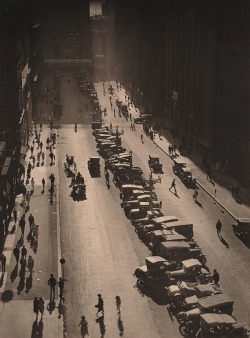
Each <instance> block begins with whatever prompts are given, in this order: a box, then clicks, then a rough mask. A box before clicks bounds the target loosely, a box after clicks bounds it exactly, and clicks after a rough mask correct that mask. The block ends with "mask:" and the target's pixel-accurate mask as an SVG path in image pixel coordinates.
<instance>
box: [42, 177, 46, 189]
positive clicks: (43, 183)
mask: <svg viewBox="0 0 250 338" xmlns="http://www.w3.org/2000/svg"><path fill="white" fill-rule="evenodd" d="M42 185H43V191H44V187H45V179H44V178H43V179H42Z"/></svg>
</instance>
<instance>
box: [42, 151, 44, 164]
mask: <svg viewBox="0 0 250 338" xmlns="http://www.w3.org/2000/svg"><path fill="white" fill-rule="evenodd" d="M44 159H45V153H44V151H43V152H42V161H43V162H44Z"/></svg>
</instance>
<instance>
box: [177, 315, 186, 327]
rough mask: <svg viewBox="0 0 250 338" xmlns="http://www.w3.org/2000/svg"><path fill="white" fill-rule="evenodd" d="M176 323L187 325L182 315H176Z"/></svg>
mask: <svg viewBox="0 0 250 338" xmlns="http://www.w3.org/2000/svg"><path fill="white" fill-rule="evenodd" d="M177 322H178V323H179V324H183V325H187V321H186V320H185V318H184V317H183V316H182V315H177Z"/></svg>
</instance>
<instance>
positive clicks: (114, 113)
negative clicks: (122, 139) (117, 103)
mask: <svg viewBox="0 0 250 338" xmlns="http://www.w3.org/2000/svg"><path fill="white" fill-rule="evenodd" d="M114 117H116V114H115V108H114Z"/></svg>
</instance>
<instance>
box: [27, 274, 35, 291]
mask: <svg viewBox="0 0 250 338" xmlns="http://www.w3.org/2000/svg"><path fill="white" fill-rule="evenodd" d="M32 282H33V277H32V273H31V274H30V275H29V276H28V277H26V290H25V292H26V293H29V290H30V289H32Z"/></svg>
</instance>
